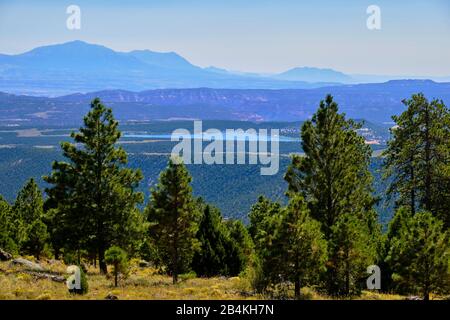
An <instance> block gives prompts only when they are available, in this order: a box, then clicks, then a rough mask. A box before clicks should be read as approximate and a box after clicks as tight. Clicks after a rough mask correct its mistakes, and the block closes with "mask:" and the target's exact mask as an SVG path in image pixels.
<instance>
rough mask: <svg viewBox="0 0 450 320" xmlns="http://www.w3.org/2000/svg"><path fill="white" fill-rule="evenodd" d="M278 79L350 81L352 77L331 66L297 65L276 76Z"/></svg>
mask: <svg viewBox="0 0 450 320" xmlns="http://www.w3.org/2000/svg"><path fill="white" fill-rule="evenodd" d="M275 77H276V78H277V79H283V80H291V81H293V80H294V81H307V82H340V83H348V82H350V81H351V77H350V76H349V75H346V74H344V73H342V72H340V71H336V70H333V69H330V68H315V67H296V68H292V69H289V70H287V71H285V72H282V73H280V74H278V75H276V76H275Z"/></svg>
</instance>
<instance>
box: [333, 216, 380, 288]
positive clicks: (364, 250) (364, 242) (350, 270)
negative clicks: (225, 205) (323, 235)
mask: <svg viewBox="0 0 450 320" xmlns="http://www.w3.org/2000/svg"><path fill="white" fill-rule="evenodd" d="M331 232H332V233H331V239H330V241H329V246H330V247H331V248H330V250H329V252H330V254H332V255H333V256H331V257H330V260H329V262H328V266H327V267H328V270H330V272H329V275H330V276H331V279H330V280H331V281H330V282H329V284H330V285H331V292H333V293H334V294H338V295H339V294H341V295H355V294H359V293H360V291H361V289H362V288H364V286H365V285H366V278H367V274H366V270H367V267H368V266H370V265H372V264H374V262H375V258H376V249H377V243H376V240H374V239H373V238H372V237H371V236H370V233H369V230H368V227H367V225H365V224H364V223H363V222H362V221H361V220H360V219H358V218H357V217H355V216H354V215H351V214H343V215H340V216H339V218H338V220H337V221H336V223H335V224H334V225H333V227H332V228H331Z"/></svg>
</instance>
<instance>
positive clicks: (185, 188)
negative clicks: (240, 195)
mask: <svg viewBox="0 0 450 320" xmlns="http://www.w3.org/2000/svg"><path fill="white" fill-rule="evenodd" d="M191 180H192V178H191V176H190V175H189V172H188V171H187V169H186V167H185V165H184V164H183V163H180V161H179V159H175V160H174V159H170V160H169V163H168V166H167V168H166V170H164V171H163V172H161V174H160V177H159V183H158V185H157V186H156V187H155V188H154V189H152V190H151V199H150V202H149V204H148V206H147V208H146V215H147V217H148V221H149V223H150V227H149V229H150V235H151V237H152V238H153V239H155V244H156V246H157V247H158V251H159V254H160V255H161V257H162V260H163V262H164V263H165V265H166V266H167V268H168V271H169V273H170V274H171V275H172V279H173V283H174V284H175V283H177V281H178V275H179V274H180V273H182V272H184V271H187V269H188V268H189V265H190V263H191V261H192V257H193V255H194V253H195V251H196V250H198V247H199V242H198V240H197V239H196V235H197V231H198V224H199V220H200V217H201V213H200V212H199V210H198V208H197V206H196V203H195V201H194V198H193V196H192V187H191V186H190V183H191Z"/></svg>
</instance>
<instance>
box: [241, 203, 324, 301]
mask: <svg viewBox="0 0 450 320" xmlns="http://www.w3.org/2000/svg"><path fill="white" fill-rule="evenodd" d="M250 221H251V222H252V224H251V225H250V229H251V230H253V232H254V239H255V247H256V253H257V259H256V261H255V264H254V268H255V272H256V277H255V278H256V279H255V281H254V286H255V289H257V290H258V291H265V290H268V289H269V287H271V286H277V285H278V284H283V283H286V282H290V283H293V284H294V293H295V297H296V298H300V288H301V286H302V285H307V284H309V285H312V284H316V283H317V280H318V278H319V277H318V276H319V275H320V274H321V272H322V271H324V270H325V261H326V256H327V244H326V241H325V239H324V237H323V234H322V231H321V228H320V223H319V222H317V221H316V220H314V219H312V218H311V217H310V216H309V209H308V208H307V206H306V203H305V201H304V200H303V198H302V197H301V196H293V198H292V199H291V201H290V202H289V204H288V206H287V207H285V208H283V207H281V206H280V205H279V204H276V203H271V202H270V201H268V200H267V199H264V198H263V197H261V198H260V199H259V200H258V203H257V204H255V205H254V206H253V207H252V211H251V213H250Z"/></svg>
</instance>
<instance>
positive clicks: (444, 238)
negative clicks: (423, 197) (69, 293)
mask: <svg viewBox="0 0 450 320" xmlns="http://www.w3.org/2000/svg"><path fill="white" fill-rule="evenodd" d="M396 215H398V216H397V217H396V218H395V219H394V220H393V223H392V224H391V226H392V229H394V228H395V229H396V231H395V233H394V234H395V236H394V237H392V238H391V239H390V242H389V244H390V248H389V252H388V254H387V257H386V261H387V263H388V265H389V266H390V268H391V270H394V272H393V274H392V280H393V281H394V283H395V285H396V287H395V288H396V289H397V290H398V291H399V292H403V293H413V294H417V293H420V294H421V295H422V296H423V298H424V299H425V300H428V299H429V296H430V293H431V292H438V293H439V292H441V293H448V290H449V288H450V287H449V285H450V282H449V281H450V275H449V252H450V242H449V233H448V231H445V230H444V228H443V223H442V221H441V220H440V219H438V218H436V217H434V216H433V215H432V214H431V213H429V212H418V213H416V214H415V215H412V214H411V213H410V212H408V211H407V210H405V209H400V210H399V211H398V212H397V214H396Z"/></svg>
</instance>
